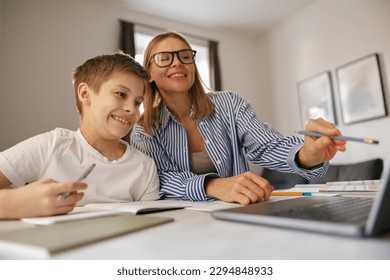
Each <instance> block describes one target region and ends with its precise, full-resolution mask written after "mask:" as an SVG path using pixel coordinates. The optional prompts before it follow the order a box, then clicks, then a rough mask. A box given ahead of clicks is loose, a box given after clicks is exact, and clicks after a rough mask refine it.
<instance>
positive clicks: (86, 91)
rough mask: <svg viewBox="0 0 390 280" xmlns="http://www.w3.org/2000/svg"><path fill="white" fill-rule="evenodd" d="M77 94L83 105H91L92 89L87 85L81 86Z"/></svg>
mask: <svg viewBox="0 0 390 280" xmlns="http://www.w3.org/2000/svg"><path fill="white" fill-rule="evenodd" d="M77 94H78V98H79V100H80V101H81V103H84V104H89V103H90V98H89V95H90V88H89V86H88V85H87V84H86V83H81V84H79V86H78V88H77Z"/></svg>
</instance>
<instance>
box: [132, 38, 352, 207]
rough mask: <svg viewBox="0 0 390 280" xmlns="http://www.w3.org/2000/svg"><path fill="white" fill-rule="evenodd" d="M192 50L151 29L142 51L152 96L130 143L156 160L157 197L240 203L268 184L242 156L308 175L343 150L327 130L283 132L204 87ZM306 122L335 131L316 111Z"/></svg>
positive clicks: (263, 193) (262, 194)
mask: <svg viewBox="0 0 390 280" xmlns="http://www.w3.org/2000/svg"><path fill="white" fill-rule="evenodd" d="M195 57H196V51H194V50H192V49H191V46H190V44H189V43H188V41H187V40H186V39H185V38H184V37H183V36H182V35H180V34H178V33H175V32H167V33H163V34H159V35H157V36H155V37H154V38H153V39H152V40H151V42H150V43H149V45H148V46H147V48H146V50H145V54H144V67H145V68H146V70H148V71H149V73H150V75H151V81H150V82H151V90H152V95H151V96H152V98H153V99H152V100H145V102H144V106H145V113H144V115H143V118H142V119H141V123H140V125H137V126H135V129H134V132H133V137H132V144H133V145H134V146H135V147H136V148H138V149H139V150H141V151H142V152H144V153H146V154H147V155H149V156H151V157H152V158H153V159H154V160H155V162H156V165H157V168H158V170H159V177H160V188H161V191H160V192H161V195H162V196H163V197H165V198H175V199H182V200H201V201H205V200H211V199H220V200H223V201H227V202H239V203H241V204H249V203H254V202H257V201H259V200H261V199H265V200H268V199H269V197H270V195H271V192H272V191H273V186H271V185H270V184H269V182H268V181H267V180H265V179H264V178H262V177H260V176H258V175H256V174H254V173H252V172H250V171H249V170H250V169H249V166H248V160H250V161H252V162H253V163H255V164H258V165H261V166H263V167H267V168H271V169H276V170H279V171H283V172H295V173H298V174H300V175H302V176H304V177H305V178H308V179H309V178H312V177H316V176H321V175H323V174H324V173H325V172H326V170H327V167H328V163H327V161H329V160H330V159H332V158H333V157H334V155H335V154H336V152H337V151H344V150H345V141H333V140H332V139H330V138H329V137H321V138H314V137H307V136H306V137H305V142H304V143H303V142H302V140H301V139H299V138H297V137H294V136H288V137H284V136H282V135H281V134H280V133H278V132H277V131H276V130H274V129H273V128H272V127H271V126H270V125H268V124H266V123H262V122H260V121H259V120H258V118H257V116H256V113H255V111H254V110H253V108H252V107H251V105H250V104H248V103H247V102H246V101H245V100H243V99H242V98H240V97H239V96H238V95H237V94H235V93H232V92H218V93H209V94H206V93H205V91H204V89H203V86H202V81H201V78H200V76H199V72H198V70H197V67H196V64H195ZM305 129H306V130H308V131H317V132H320V133H323V134H326V135H339V134H340V132H339V131H338V129H337V128H336V127H335V126H334V125H333V124H331V123H328V122H326V121H324V120H322V119H317V120H309V121H308V123H307V124H306V126H305ZM324 162H325V163H324Z"/></svg>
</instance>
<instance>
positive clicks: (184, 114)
mask: <svg viewBox="0 0 390 280" xmlns="http://www.w3.org/2000/svg"><path fill="white" fill-rule="evenodd" d="M161 98H162V101H163V102H164V104H165V106H167V108H168V109H169V111H170V112H171V113H172V114H173V115H174V116H175V118H176V119H177V120H178V121H179V122H182V121H183V120H185V119H187V118H188V117H190V116H189V111H190V108H191V106H192V103H191V97H190V94H189V93H188V92H187V93H172V94H171V93H161Z"/></svg>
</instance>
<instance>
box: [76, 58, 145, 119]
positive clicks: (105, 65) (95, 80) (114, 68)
mask: <svg viewBox="0 0 390 280" xmlns="http://www.w3.org/2000/svg"><path fill="white" fill-rule="evenodd" d="M115 72H127V73H132V74H134V75H136V76H138V77H140V78H141V79H142V80H143V82H144V92H143V93H144V95H145V99H147V98H148V96H149V95H150V91H149V85H148V82H149V80H150V75H149V73H148V72H147V71H146V70H145V69H144V68H143V67H142V65H141V64H139V63H138V62H137V61H136V60H135V59H134V58H132V57H131V56H130V55H128V54H125V53H123V52H121V51H118V52H116V53H114V54H104V55H99V56H96V57H94V58H90V59H88V60H87V61H85V62H84V63H83V64H82V65H80V66H78V67H77V68H76V69H75V70H74V71H73V73H72V83H73V87H74V91H75V96H76V106H77V110H78V111H79V114H80V116H81V117H82V115H83V110H82V106H81V102H80V100H79V98H78V86H79V85H80V84H81V83H86V84H87V85H88V86H89V87H91V88H92V90H93V91H94V92H98V91H99V90H100V86H101V85H102V84H103V83H104V82H106V81H108V80H109V79H110V78H111V76H112V75H113V74H114V73H115Z"/></svg>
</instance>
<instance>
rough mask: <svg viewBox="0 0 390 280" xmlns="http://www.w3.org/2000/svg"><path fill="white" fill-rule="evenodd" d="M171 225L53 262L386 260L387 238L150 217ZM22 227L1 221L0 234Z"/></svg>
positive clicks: (190, 214)
mask: <svg viewBox="0 0 390 280" xmlns="http://www.w3.org/2000/svg"><path fill="white" fill-rule="evenodd" d="M150 215H154V216H165V217H173V218H174V219H175V221H174V222H171V223H168V224H164V225H160V226H157V227H153V228H149V229H146V230H142V231H138V232H135V233H131V234H128V235H124V236H120V237H117V238H112V239H109V240H106V241H103V242H98V243H94V244H91V245H86V246H83V247H80V248H77V249H73V250H69V251H66V252H63V253H60V254H57V255H54V256H53V259H70V260H77V259H92V260H99V259H112V260H120V259H138V260H141V259H143V260H149V259H161V260H164V259H167V260H170V259H179V260H189V259H198V260H202V259H208V260H211V259H225V260H229V259H231V260H234V259H237V260H242V259H264V260H265V259H268V260H272V259H275V260H278V259H315V260H324V259H326V260H331V259H350V260H356V259H365V260H368V259H386V260H389V259H390V234H388V235H386V236H383V237H380V238H369V239H368V238H367V239H359V238H347V237H338V236H327V235H324V234H318V233H309V232H304V231H296V230H287V229H280V228H272V227H266V226H258V225H250V224H242V223H235V222H228V221H220V220H216V219H214V218H213V217H211V214H210V213H207V212H200V211H193V210H184V209H183V210H175V211H167V212H160V213H155V214H150ZM23 226H26V225H24V224H23V223H21V222H19V221H6V222H5V221H2V222H0V230H4V229H5V228H8V229H10V228H11V227H12V228H18V227H23Z"/></svg>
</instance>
